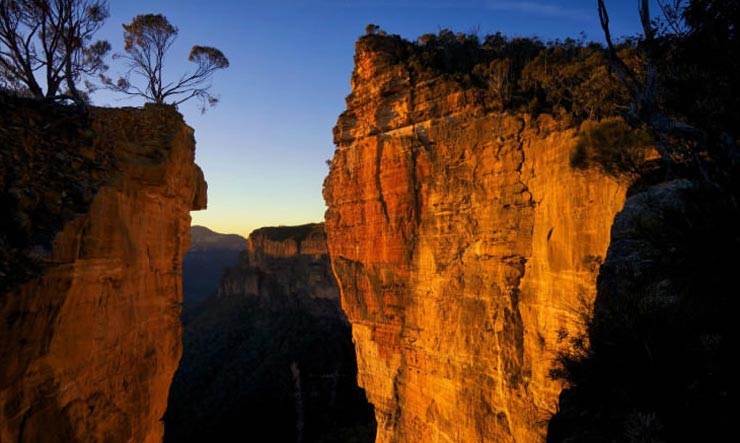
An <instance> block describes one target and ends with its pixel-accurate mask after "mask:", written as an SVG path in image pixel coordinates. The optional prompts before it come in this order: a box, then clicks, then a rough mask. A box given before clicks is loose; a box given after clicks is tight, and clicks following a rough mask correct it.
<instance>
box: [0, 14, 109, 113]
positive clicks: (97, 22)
mask: <svg viewBox="0 0 740 443" xmlns="http://www.w3.org/2000/svg"><path fill="white" fill-rule="evenodd" d="M106 18H108V6H107V3H106V2H105V1H103V0H0V78H1V79H2V82H1V83H2V84H3V86H4V87H5V88H7V89H10V90H14V91H16V92H18V93H24V94H28V95H32V96H35V97H39V98H57V97H70V98H72V99H73V100H75V101H76V102H77V103H79V104H83V103H84V100H83V95H82V94H81V93H80V92H79V91H78V90H77V87H76V85H75V83H76V82H77V81H79V80H80V79H81V77H83V76H84V75H92V74H95V73H98V72H102V71H104V70H105V69H107V67H106V66H105V64H104V63H103V57H104V56H105V54H106V53H107V52H108V51H109V50H110V44H109V43H108V42H106V41H97V42H95V43H91V41H92V36H93V35H94V34H95V32H96V31H97V30H98V29H100V27H101V26H102V25H103V22H104V21H105V19H106ZM37 76H39V77H41V78H37ZM44 86H45V87H46V90H45V91H44ZM64 86H66V87H67V93H68V95H61V94H60V89H61V88H62V87H64Z"/></svg>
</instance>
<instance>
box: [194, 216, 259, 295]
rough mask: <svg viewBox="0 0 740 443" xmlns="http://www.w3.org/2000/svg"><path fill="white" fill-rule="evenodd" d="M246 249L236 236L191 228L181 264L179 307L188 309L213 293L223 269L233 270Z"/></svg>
mask: <svg viewBox="0 0 740 443" xmlns="http://www.w3.org/2000/svg"><path fill="white" fill-rule="evenodd" d="M246 248H247V241H246V239H245V238H244V237H242V236H240V235H236V234H220V233H218V232H214V231H212V230H210V229H208V228H206V227H204V226H192V227H191V228H190V249H188V252H187V254H185V258H184V259H183V263H182V286H183V307H184V308H185V309H188V308H190V307H192V306H193V305H194V304H196V303H197V302H199V301H201V300H203V299H204V298H206V297H207V296H208V295H210V294H212V293H214V292H215V291H216V289H217V288H218V282H219V280H220V279H221V274H222V273H223V271H224V269H226V268H228V267H230V266H234V265H235V264H236V263H237V261H238V260H239V255H240V254H241V253H242V251H244V250H245V249H246Z"/></svg>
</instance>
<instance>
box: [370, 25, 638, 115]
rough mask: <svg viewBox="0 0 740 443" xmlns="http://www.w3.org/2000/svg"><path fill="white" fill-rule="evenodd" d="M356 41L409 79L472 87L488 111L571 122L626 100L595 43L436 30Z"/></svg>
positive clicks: (611, 111)
mask: <svg viewBox="0 0 740 443" xmlns="http://www.w3.org/2000/svg"><path fill="white" fill-rule="evenodd" d="M357 45H358V49H367V50H374V51H378V52H381V53H383V54H384V56H385V57H387V59H388V61H389V62H390V63H391V64H402V65H403V66H404V67H405V68H406V69H407V70H408V75H409V78H410V79H411V81H412V82H415V83H420V82H424V81H429V80H432V79H435V78H438V77H442V78H444V79H447V80H450V81H454V82H457V83H459V84H460V85H462V87H463V88H465V89H474V90H476V91H478V93H479V95H480V96H481V98H482V100H483V102H484V104H485V106H486V107H488V108H490V109H492V110H506V111H510V112H529V113H533V114H539V113H543V112H547V113H553V114H557V115H559V116H561V117H562V118H564V119H565V120H570V119H572V120H573V122H574V124H577V123H578V122H580V121H582V120H584V119H600V118H604V117H609V116H614V115H618V113H619V111H620V110H621V109H623V108H625V107H626V106H627V95H626V90H624V88H622V87H621V85H620V84H619V83H618V82H617V81H615V80H616V79H615V78H614V77H613V76H612V74H611V72H610V70H609V69H608V66H607V63H606V52H605V50H604V48H602V47H601V46H600V45H598V44H596V43H586V42H584V41H580V40H573V39H566V40H555V41H551V42H547V43H543V42H542V41H540V40H538V39H536V38H511V39H510V38H508V37H505V36H503V35H502V34H500V33H497V34H493V35H488V36H486V37H485V38H484V39H483V41H481V40H480V39H479V38H478V37H477V36H476V35H472V34H464V33H453V32H452V31H450V30H448V29H443V30H441V31H440V32H439V33H438V34H424V35H422V36H421V37H419V39H418V40H417V41H416V42H409V41H407V40H404V39H402V38H401V37H400V36H398V35H385V34H381V33H375V32H374V33H371V34H367V35H365V36H363V37H361V38H360V39H359V41H358V43H357ZM626 45H627V46H629V45H628V44H626Z"/></svg>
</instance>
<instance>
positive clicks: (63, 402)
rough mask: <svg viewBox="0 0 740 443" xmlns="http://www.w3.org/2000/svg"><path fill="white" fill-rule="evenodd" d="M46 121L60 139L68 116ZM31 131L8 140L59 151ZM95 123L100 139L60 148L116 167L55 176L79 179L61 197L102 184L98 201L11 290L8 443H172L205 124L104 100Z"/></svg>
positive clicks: (0, 375)
mask: <svg viewBox="0 0 740 443" xmlns="http://www.w3.org/2000/svg"><path fill="white" fill-rule="evenodd" d="M47 118H48V117H47ZM43 121H44V122H45V126H44V127H43V128H42V129H39V130H43V131H46V132H45V133H44V137H47V138H48V137H51V140H52V141H51V142H50V143H47V144H50V145H51V146H54V143H53V137H54V136H55V132H54V131H55V129H54V128H55V127H57V126H55V125H58V127H59V128H63V127H64V124H65V123H64V122H60V121H48V120H43ZM49 126H51V127H52V129H49ZM28 128H29V127H28V126H26V127H19V128H7V127H6V128H3V129H4V130H5V131H6V132H11V133H13V134H15V135H16V137H15V138H12V139H9V140H13V141H12V142H11V143H10V144H9V145H6V147H8V148H9V149H10V150H11V151H14V152H20V151H22V152H24V153H25V154H28V155H30V156H31V157H33V156H44V155H49V153H48V152H41V151H42V150H41V149H40V148H38V147H35V146H33V145H27V144H24V140H28V137H27V136H26V137H25V138H24V133H25V134H27V133H28V131H29V129H28ZM31 128H33V127H31ZM59 130H62V129H59ZM13 131H15V132H13ZM83 131H84V132H85V133H86V134H87V138H88V142H84V141H83V140H80V146H71V147H70V146H67V147H63V148H62V147H59V149H58V151H57V153H58V154H59V155H61V156H80V157H81V158H82V157H84V156H85V155H87V154H86V153H90V152H95V153H98V154H100V153H101V152H104V153H106V155H108V156H109V158H110V159H111V162H110V165H109V166H107V167H106V168H103V169H102V170H101V171H99V173H98V176H101V177H102V179H101V182H100V183H98V184H97V185H96V186H95V187H94V189H93V188H92V187H91V185H90V183H85V182H81V181H79V178H80V174H79V173H78V172H79V171H76V170H74V169H69V170H66V169H65V170H60V171H55V172H57V173H59V174H62V175H64V174H67V176H68V179H67V180H66V182H65V184H64V185H63V186H62V187H61V189H58V190H57V191H59V192H60V193H61V195H62V196H64V195H67V193H68V192H69V189H71V188H74V189H77V188H82V189H87V188H90V189H92V191H91V192H92V194H91V195H90V198H89V206H88V207H87V208H86V210H85V212H80V213H77V214H76V215H74V216H73V217H71V218H70V219H69V220H67V221H66V222H65V223H64V224H63V226H62V227H61V230H60V231H59V232H58V233H57V234H56V235H55V237H54V240H53V243H52V244H51V245H47V246H48V247H44V246H43V245H40V246H38V247H36V248H35V250H38V251H41V252H40V253H39V254H40V255H39V256H38V257H37V259H38V260H40V261H41V263H42V269H43V270H44V272H43V273H42V275H40V276H39V277H37V278H34V279H31V280H30V281H27V282H25V283H23V284H21V285H20V286H16V287H15V288H14V289H13V290H11V292H8V293H3V294H0V319H2V321H1V322H0V441H1V442H3V443H6V442H7V443H11V442H40V441H44V442H57V441H58V442H71V441H75V442H158V441H161V439H162V433H163V425H162V423H161V421H160V420H161V417H162V416H163V415H164V412H165V408H166V405H167V393H168V390H169V385H170V382H171V379H172V376H173V374H174V372H175V369H176V368H177V364H178V361H179V358H180V354H181V351H182V345H181V326H180V320H179V315H180V303H181V302H182V282H181V265H182V257H183V255H184V253H185V251H186V249H187V248H188V244H189V229H190V215H189V212H190V211H191V210H197V209H203V208H205V204H206V202H205V199H206V184H205V181H204V179H203V175H202V172H201V171H200V169H199V168H198V166H197V165H195V163H194V150H195V143H194V138H193V130H192V129H191V128H189V127H188V126H187V125H185V123H184V122H183V120H182V117H181V116H180V115H179V114H178V113H177V112H175V111H174V110H173V109H171V108H169V107H155V106H147V107H145V108H144V109H93V110H92V111H91V116H90V121H89V122H88V123H87V124H86V128H85V129H83ZM35 149H36V151H34V150H35ZM75 167H79V165H77V166H75ZM33 179H34V180H35V181H37V182H40V183H43V181H44V180H47V179H49V176H46V175H39V176H37V177H33ZM33 221H34V220H33V219H31V222H33Z"/></svg>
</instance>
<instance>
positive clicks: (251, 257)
mask: <svg viewBox="0 0 740 443" xmlns="http://www.w3.org/2000/svg"><path fill="white" fill-rule="evenodd" d="M246 244H247V250H246V251H245V252H243V253H242V255H241V258H240V261H239V264H238V265H236V266H234V267H231V268H229V269H228V270H227V271H226V272H225V273H224V275H223V278H222V279H221V282H220V284H219V288H218V293H217V295H212V296H211V297H209V298H207V299H206V300H205V301H204V302H202V303H200V304H198V305H195V306H194V307H193V308H192V309H190V313H189V315H188V316H187V317H186V324H185V334H184V353H183V358H182V360H181V362H180V367H179V369H178V372H177V373H176V375H175V379H174V381H173V385H172V389H171V391H170V399H169V405H168V409H167V414H166V415H165V441H166V442H173V443H187V442H204V441H229V440H230V439H231V438H232V437H233V436H234V435H242V436H244V438H245V439H247V440H249V441H265V442H266V441H275V442H293V441H302V442H306V443H309V442H327V443H328V442H357V443H360V442H366V443H370V442H372V441H373V439H374V435H375V422H374V419H373V414H372V408H371V407H370V405H369V404H368V403H367V400H366V399H365V396H364V393H363V392H362V390H361V389H359V388H358V387H357V383H356V376H357V366H356V363H355V354H354V348H353V346H352V340H351V335H350V328H349V324H348V322H347V320H346V317H345V316H344V313H343V312H342V310H341V308H340V306H339V291H338V288H337V285H336V282H335V281H334V277H333V275H332V273H331V268H330V265H329V257H328V253H327V249H326V237H325V234H324V230H323V224H310V225H302V226H286V227H274V228H261V229H258V230H256V231H254V232H252V234H251V235H250V236H249V238H248V240H247V243H246ZM191 251H192V250H191ZM186 272H187V271H186ZM186 278H187V275H186Z"/></svg>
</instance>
